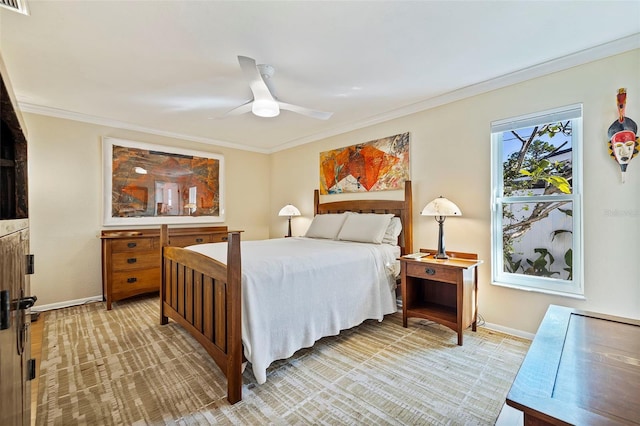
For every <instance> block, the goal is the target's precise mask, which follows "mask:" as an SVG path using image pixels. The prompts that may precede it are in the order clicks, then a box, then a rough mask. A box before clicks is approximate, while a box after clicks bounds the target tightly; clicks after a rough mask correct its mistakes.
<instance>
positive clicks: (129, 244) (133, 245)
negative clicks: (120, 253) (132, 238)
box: [127, 243, 138, 248]
mask: <svg viewBox="0 0 640 426" xmlns="http://www.w3.org/2000/svg"><path fill="white" fill-rule="evenodd" d="M137 245H138V244H136V243H127V247H129V248H134V247H135V246H137Z"/></svg>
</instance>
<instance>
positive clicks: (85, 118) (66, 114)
mask: <svg viewBox="0 0 640 426" xmlns="http://www.w3.org/2000/svg"><path fill="white" fill-rule="evenodd" d="M18 107H19V108H20V111H22V112H29V113H33V114H40V115H45V116H49V117H56V118H64V119H67V120H73V121H79V122H82V123H90V124H97V125H99V126H106V127H114V128H116V129H124V130H133V131H136V132H142V133H148V134H151V135H158V136H166V137H169V138H175V139H183V140H187V141H192V142H200V143H204V144H208V145H215V146H221V147H225V148H233V149H239V150H242V151H252V152H258V153H261V154H269V153H270V151H269V150H267V149H261V148H255V147H252V146H248V145H242V144H237V143H233V142H227V141H222V140H218V139H210V138H203V137H200V136H193V135H186V134H183V133H175V132H167V131H164V130H158V129H152V128H150V127H143V126H138V125H137V124H132V123H125V122H123V121H117V120H112V119H109V118H103V117H97V116H94V115H88V114H82V113H79V112H73V111H67V110H64V109H59V108H51V107H47V106H42V105H36V104H32V103H28V102H21V101H20V100H19V99H18Z"/></svg>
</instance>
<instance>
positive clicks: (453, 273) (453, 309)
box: [400, 249, 482, 346]
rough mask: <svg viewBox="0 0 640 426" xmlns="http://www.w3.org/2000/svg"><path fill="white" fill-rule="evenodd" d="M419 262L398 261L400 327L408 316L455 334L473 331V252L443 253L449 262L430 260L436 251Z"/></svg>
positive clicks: (475, 302) (475, 316) (475, 295)
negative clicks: (400, 297) (400, 294)
mask: <svg viewBox="0 0 640 426" xmlns="http://www.w3.org/2000/svg"><path fill="white" fill-rule="evenodd" d="M420 251H421V252H424V253H431V254H430V255H428V256H425V257H422V258H420V259H409V258H406V257H401V258H400V268H401V272H400V275H401V279H402V282H401V289H402V325H403V326H404V327H406V326H407V319H408V318H411V317H415V318H423V319H427V320H430V321H434V322H437V323H438V324H442V325H444V326H446V327H449V328H450V329H452V330H453V331H455V332H456V333H458V345H460V346H462V332H463V331H464V330H465V329H466V328H467V327H469V326H471V327H472V328H471V329H472V330H473V331H476V325H477V319H478V275H477V272H476V267H477V266H478V265H480V264H481V263H482V261H481V260H478V255H477V254H473V253H461V252H447V254H448V255H449V256H450V257H449V259H445V260H440V259H434V258H433V253H435V252H436V250H427V249H420Z"/></svg>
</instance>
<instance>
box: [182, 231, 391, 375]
mask: <svg viewBox="0 0 640 426" xmlns="http://www.w3.org/2000/svg"><path fill="white" fill-rule="evenodd" d="M188 249H190V250H193V251H197V252H199V253H202V254H205V255H207V256H209V257H213V258H214V259H216V260H218V261H220V262H222V263H226V259H227V244H226V243H213V244H200V245H196V246H190V247H188ZM241 253H242V343H243V344H244V352H245V356H246V358H247V360H248V361H249V362H250V363H251V365H252V370H253V374H254V376H255V377H256V380H257V381H258V383H260V384H262V383H264V382H265V381H266V380H267V372H266V370H267V367H269V365H270V364H271V363H272V362H273V361H275V360H278V359H285V358H289V357H290V356H291V355H293V353H294V352H295V351H297V350H298V349H301V348H305V347H310V346H312V345H313V344H314V342H316V341H317V340H319V339H320V338H322V337H325V336H331V335H336V334H338V333H339V332H340V330H344V329H347V328H351V327H354V326H356V325H358V324H360V323H362V322H363V321H364V320H366V319H377V320H379V321H381V320H382V318H383V316H384V315H386V314H390V313H392V312H395V311H396V300H395V291H394V289H395V276H396V275H397V270H398V267H397V261H396V258H397V257H398V256H399V254H400V253H399V248H398V247H397V246H391V245H388V244H364V243H353V242H345V241H332V240H321V239H311V238H303V237H294V238H280V239H272V240H261V241H243V242H242V243H241Z"/></svg>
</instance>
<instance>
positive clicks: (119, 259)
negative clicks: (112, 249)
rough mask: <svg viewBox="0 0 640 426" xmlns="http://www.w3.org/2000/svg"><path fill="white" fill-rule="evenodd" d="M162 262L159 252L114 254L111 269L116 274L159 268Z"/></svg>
mask: <svg viewBox="0 0 640 426" xmlns="http://www.w3.org/2000/svg"><path fill="white" fill-rule="evenodd" d="M160 262H161V257H160V251H159V250H153V251H138V252H131V253H113V254H112V255H111V267H112V268H113V271H114V272H119V271H130V270H134V269H146V268H159V267H160Z"/></svg>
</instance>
